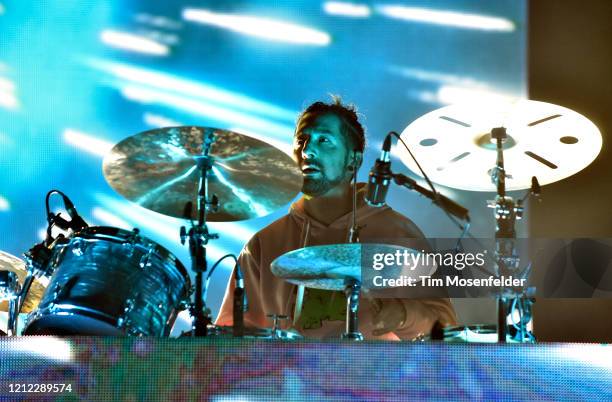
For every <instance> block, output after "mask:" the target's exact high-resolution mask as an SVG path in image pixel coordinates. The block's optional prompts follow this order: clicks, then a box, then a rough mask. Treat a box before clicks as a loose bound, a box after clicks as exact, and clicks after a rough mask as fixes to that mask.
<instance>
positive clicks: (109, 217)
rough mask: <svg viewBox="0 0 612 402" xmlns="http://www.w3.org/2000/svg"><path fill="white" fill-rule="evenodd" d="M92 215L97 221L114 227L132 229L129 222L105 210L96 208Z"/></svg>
mask: <svg viewBox="0 0 612 402" xmlns="http://www.w3.org/2000/svg"><path fill="white" fill-rule="evenodd" d="M91 215H92V216H93V217H94V218H96V219H97V220H99V221H102V222H104V223H105V224H107V225H109V226H112V227H116V228H121V229H128V230H129V229H130V228H131V227H132V225H130V224H129V223H128V222H127V221H125V220H123V219H121V218H119V217H118V216H117V215H115V214H113V213H111V212H109V211H107V210H106V209H104V208H100V207H95V208H94V209H93V210H92V211H91Z"/></svg>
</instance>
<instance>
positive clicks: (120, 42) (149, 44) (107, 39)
mask: <svg viewBox="0 0 612 402" xmlns="http://www.w3.org/2000/svg"><path fill="white" fill-rule="evenodd" d="M100 39H101V40H102V42H104V43H105V44H107V45H109V46H112V47H116V48H118V49H124V50H130V51H133V52H138V53H146V54H150V55H154V56H166V55H168V53H170V50H169V49H168V46H166V45H164V44H161V43H159V42H156V41H154V40H152V39H149V38H146V37H144V36H140V35H134V34H131V33H127V32H118V31H111V30H104V31H102V33H101V34H100Z"/></svg>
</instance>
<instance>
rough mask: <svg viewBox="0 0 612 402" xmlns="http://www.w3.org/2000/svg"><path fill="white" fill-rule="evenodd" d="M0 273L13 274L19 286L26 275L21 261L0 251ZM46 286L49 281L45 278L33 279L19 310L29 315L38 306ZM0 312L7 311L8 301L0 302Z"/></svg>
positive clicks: (25, 268)
mask: <svg viewBox="0 0 612 402" xmlns="http://www.w3.org/2000/svg"><path fill="white" fill-rule="evenodd" d="M0 271H5V272H14V273H15V274H16V275H17V279H18V280H19V283H20V284H21V285H23V281H24V279H25V277H26V275H27V273H28V269H27V266H26V263H25V262H24V261H23V260H21V259H20V258H17V257H15V256H13V255H11V254H8V253H5V252H4V251H0ZM48 285H49V280H48V278H46V277H42V278H37V279H34V282H32V286H31V287H30V291H29V292H28V296H27V297H26V299H25V302H24V303H23V307H22V308H21V312H22V313H29V312H31V311H33V310H34V309H35V308H36V307H37V306H38V303H40V300H41V299H42V297H43V294H44V293H45V289H46V288H47V286H48ZM0 311H8V301H0Z"/></svg>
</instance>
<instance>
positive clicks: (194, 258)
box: [180, 128, 219, 336]
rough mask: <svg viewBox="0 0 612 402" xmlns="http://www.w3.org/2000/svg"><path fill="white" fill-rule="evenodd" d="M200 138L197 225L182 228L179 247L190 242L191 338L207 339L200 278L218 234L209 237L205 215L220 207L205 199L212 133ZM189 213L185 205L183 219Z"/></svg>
mask: <svg viewBox="0 0 612 402" xmlns="http://www.w3.org/2000/svg"><path fill="white" fill-rule="evenodd" d="M194 129H195V128H194ZM202 137H203V144H202V154H201V155H199V156H197V157H196V158H195V159H196V163H197V168H198V171H199V174H200V178H199V182H198V196H197V209H196V212H197V216H198V221H197V224H194V223H193V222H191V228H190V229H189V231H187V229H186V228H185V226H182V227H181V233H180V237H181V244H185V242H186V241H187V240H189V255H190V257H191V270H192V271H193V272H194V273H195V294H194V298H195V300H194V303H193V304H192V306H191V309H190V313H191V316H192V317H193V330H194V331H193V334H194V336H206V335H207V334H208V329H207V326H208V324H211V323H212V319H211V316H210V310H209V309H208V308H207V307H206V305H205V301H204V298H203V294H204V293H205V289H204V288H203V275H204V272H206V270H207V262H206V245H207V244H208V241H209V240H213V239H218V238H219V235H218V234H216V233H210V232H209V231H208V227H207V226H206V215H207V213H208V212H209V211H216V209H217V208H218V206H219V200H218V199H217V196H216V195H214V194H213V195H212V196H211V198H210V200H209V199H208V178H209V174H210V172H211V170H212V166H213V162H214V161H213V159H212V158H211V157H210V156H208V154H209V151H210V146H211V144H212V143H213V142H214V133H213V132H212V131H210V132H207V131H204V132H202ZM191 212H192V205H191V202H188V203H187V205H186V206H185V213H184V216H185V219H189V220H191V216H192V215H191Z"/></svg>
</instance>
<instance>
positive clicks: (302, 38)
mask: <svg viewBox="0 0 612 402" xmlns="http://www.w3.org/2000/svg"><path fill="white" fill-rule="evenodd" d="M183 18H184V19H185V20H186V21H192V22H197V23H200V24H206V25H212V26H216V27H219V28H225V29H228V30H230V31H234V32H239V33H243V34H245V35H249V36H254V37H257V38H261V39H267V40H272V41H277V42H287V43H294V44H299V45H315V46H327V45H329V43H330V42H331V38H330V36H329V34H327V33H325V32H322V31H317V30H315V29H312V28H308V27H304V26H300V25H296V24H292V23H289V22H284V21H278V20H273V19H270V18H264V17H255V16H250V15H239V14H221V13H213V12H211V11H208V10H202V9H194V8H186V9H185V10H183Z"/></svg>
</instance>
